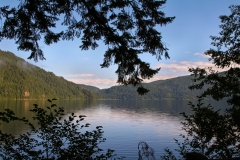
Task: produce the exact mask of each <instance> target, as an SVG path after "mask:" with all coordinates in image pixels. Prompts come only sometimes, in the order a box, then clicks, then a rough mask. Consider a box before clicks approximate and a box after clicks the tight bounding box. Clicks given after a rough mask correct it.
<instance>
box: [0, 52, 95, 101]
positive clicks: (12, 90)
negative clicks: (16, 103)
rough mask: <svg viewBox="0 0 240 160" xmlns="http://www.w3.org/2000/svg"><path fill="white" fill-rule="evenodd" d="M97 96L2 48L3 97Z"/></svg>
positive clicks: (0, 90) (0, 92) (0, 82)
mask: <svg viewBox="0 0 240 160" xmlns="http://www.w3.org/2000/svg"><path fill="white" fill-rule="evenodd" d="M52 97H55V98H60V99H93V98H96V96H95V95H94V94H93V93H91V92H90V91H88V90H86V89H83V88H81V87H79V86H78V85H76V84H74V83H72V82H69V81H67V80H65V79H64V78H63V77H57V76H56V75H54V73H52V72H46V71H45V70H43V69H41V68H39V67H37V66H34V65H32V64H30V63H28V62H26V61H25V60H23V59H21V58H19V57H17V56H15V55H14V54H13V53H11V52H6V51H2V50H0V99H46V98H52Z"/></svg>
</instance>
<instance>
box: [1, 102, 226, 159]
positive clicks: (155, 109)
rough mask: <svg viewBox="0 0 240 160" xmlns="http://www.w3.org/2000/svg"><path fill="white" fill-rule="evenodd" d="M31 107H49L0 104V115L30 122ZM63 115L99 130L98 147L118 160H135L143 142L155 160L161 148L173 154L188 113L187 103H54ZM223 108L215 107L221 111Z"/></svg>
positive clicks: (11, 129) (17, 129)
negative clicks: (4, 113)
mask: <svg viewBox="0 0 240 160" xmlns="http://www.w3.org/2000/svg"><path fill="white" fill-rule="evenodd" d="M34 103H37V104H38V105H39V106H40V107H46V106H49V103H48V102H46V101H0V111H3V110H4V109H5V108H10V109H12V110H13V111H14V112H15V113H16V114H17V115H18V116H20V117H23V116H24V117H26V118H29V119H30V118H31V117H32V116H33V114H32V113H30V112H29V109H31V108H33V105H32V104H34ZM56 104H57V105H58V106H60V107H64V108H65V111H66V112H67V113H72V112H74V113H75V114H76V115H85V116H87V117H86V118H85V120H84V122H85V123H90V124H91V127H90V128H89V130H92V129H94V128H95V127H96V126H103V131H104V137H105V138H106V139H107V140H106V142H104V143H102V144H101V145H100V146H101V148H103V149H104V150H106V149H107V148H110V149H113V150H115V153H116V154H117V156H118V157H120V156H125V157H126V158H125V159H126V160H128V159H129V160H133V159H138V143H139V142H140V141H144V142H147V143H148V145H149V146H150V147H152V148H153V149H154V150H155V157H156V159H160V156H161V155H163V154H164V148H166V147H168V148H170V149H171V150H173V151H174V149H175V148H176V147H177V146H176V144H175V143H174V138H177V139H179V140H181V137H180V136H179V135H180V134H181V133H183V131H182V130H181V127H182V125H181V121H183V118H182V117H181V116H180V115H179V113H180V112H186V113H191V108H190V106H188V105H187V104H188V101H176V100H155V101H150V100H148V101H147V100H146V101H117V100H112V101H109V100H108V101H107V100H99V101H56ZM221 105H224V104H219V103H216V104H215V107H217V108H221V107H223V106H221ZM0 129H1V130H4V131H6V132H8V133H12V134H15V135H18V134H21V133H24V132H26V131H27V130H28V129H29V128H27V127H26V126H24V125H23V124H20V123H14V124H7V125H0ZM175 154H176V153H175Z"/></svg>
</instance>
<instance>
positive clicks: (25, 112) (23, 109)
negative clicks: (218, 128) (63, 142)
mask: <svg viewBox="0 0 240 160" xmlns="http://www.w3.org/2000/svg"><path fill="white" fill-rule="evenodd" d="M33 104H38V106H39V107H43V108H46V107H47V106H48V105H49V103H48V102H47V101H46V100H40V101H32V100H27V101H0V111H4V109H7V108H9V109H11V110H13V111H14V113H15V114H16V115H17V116H19V117H26V118H27V119H29V120H30V122H31V123H33V124H35V123H36V122H35V121H33V120H32V117H33V113H32V112H29V110H30V109H32V108H33ZM56 104H57V106H59V107H64V110H65V113H66V114H67V113H72V112H77V111H79V110H84V109H89V108H91V109H94V108H98V107H101V106H105V107H110V108H112V109H120V110H126V111H128V112H134V113H138V114H149V115H158V113H167V114H169V115H172V116H180V115H179V113H180V112H186V113H191V109H190V106H188V105H187V104H188V101H184V100H126V101H123V100H58V101H56ZM212 104H213V106H216V108H217V109H220V108H223V107H226V103H222V102H218V103H217V102H215V103H212ZM0 129H1V130H3V131H6V132H7V133H12V134H19V133H21V132H24V131H26V130H27V129H28V128H26V126H25V125H24V124H23V123H21V122H11V123H9V124H2V125H0ZM23 130H24V131H23Z"/></svg>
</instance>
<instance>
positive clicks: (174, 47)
mask: <svg viewBox="0 0 240 160" xmlns="http://www.w3.org/2000/svg"><path fill="white" fill-rule="evenodd" d="M0 1H1V6H2V5H5V4H10V3H12V4H14V3H18V2H19V1H16V0H15V1H5V0H0ZM239 2H240V1H239V0H168V1H167V3H166V4H165V5H164V7H163V11H164V12H165V13H166V16H175V17H176V18H175V20H174V21H173V23H171V24H168V25H167V26H163V27H158V29H159V31H160V32H161V34H162V37H163V39H162V41H163V42H164V43H165V44H166V45H167V47H168V49H169V55H170V59H168V60H165V58H164V57H162V60H160V61H157V60H156V58H155V57H154V56H151V55H150V54H144V55H142V56H141V58H143V59H144V60H145V61H147V62H150V64H151V66H152V67H153V68H156V67H161V70H160V72H159V73H158V74H157V75H155V76H154V77H153V78H152V79H151V80H150V81H156V80H161V79H168V78H173V77H178V76H183V75H189V72H188V67H197V66H198V67H207V66H212V64H211V62H209V61H208V58H207V57H206V56H204V55H203V52H204V51H206V50H208V49H209V48H212V46H211V39H210V36H211V35H212V36H217V35H218V33H219V32H220V28H219V25H220V24H221V22H220V19H219V16H220V15H229V14H230V10H229V8H228V7H229V6H230V5H232V4H235V5H239V4H240V3H239ZM0 23H2V22H0ZM80 44H81V41H80V40H78V39H76V40H74V41H61V42H58V43H57V44H53V45H51V46H47V45H44V44H41V47H42V49H43V51H44V55H45V58H46V60H44V61H38V62H37V63H35V62H34V61H33V60H27V57H28V56H29V55H30V52H22V51H18V50H17V45H16V44H15V43H14V41H12V40H3V41H1V42H0V49H1V50H4V51H10V52H13V53H14V54H16V55H17V56H19V57H21V58H23V59H25V60H26V61H28V62H29V63H32V64H34V65H37V66H39V67H41V68H43V69H44V70H46V71H50V72H53V73H54V74H55V75H57V76H62V77H64V78H65V79H67V80H69V81H72V82H75V83H79V84H87V85H93V86H96V87H99V88H108V87H111V86H113V85H118V84H117V83H116V81H117V75H116V74H115V70H116V68H117V67H116V66H114V65H113V66H110V67H109V68H104V69H103V68H101V67H100V64H101V63H102V62H103V54H104V52H105V50H106V46H104V44H102V45H101V44H100V45H99V47H98V48H97V49H96V50H88V51H82V50H81V49H80V48H79V45H80ZM150 81H146V82H150Z"/></svg>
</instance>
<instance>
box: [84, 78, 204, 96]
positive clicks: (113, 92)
mask: <svg viewBox="0 0 240 160" xmlns="http://www.w3.org/2000/svg"><path fill="white" fill-rule="evenodd" d="M191 79H192V78H191V76H183V77H177V78H172V79H167V80H159V81H155V82H151V83H145V84H143V85H144V87H146V88H148V89H149V90H150V91H149V92H148V93H147V94H146V95H143V96H140V95H139V94H138V93H137V92H136V89H137V88H136V87H133V86H130V85H129V86H113V87H111V88H108V89H102V90H97V89H95V90H91V91H93V92H94V93H95V94H96V95H97V96H98V97H100V98H103V99H195V98H196V96H197V95H200V93H201V92H202V91H201V90H190V89H188V87H189V85H191V84H193V82H192V80H191ZM82 87H84V86H82Z"/></svg>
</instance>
